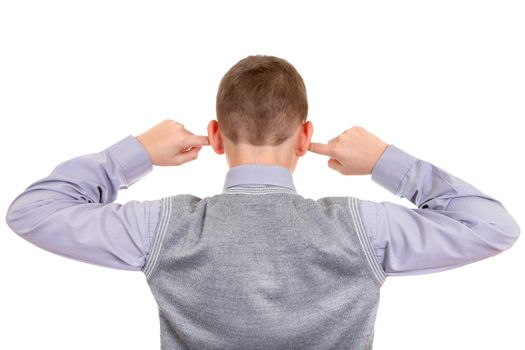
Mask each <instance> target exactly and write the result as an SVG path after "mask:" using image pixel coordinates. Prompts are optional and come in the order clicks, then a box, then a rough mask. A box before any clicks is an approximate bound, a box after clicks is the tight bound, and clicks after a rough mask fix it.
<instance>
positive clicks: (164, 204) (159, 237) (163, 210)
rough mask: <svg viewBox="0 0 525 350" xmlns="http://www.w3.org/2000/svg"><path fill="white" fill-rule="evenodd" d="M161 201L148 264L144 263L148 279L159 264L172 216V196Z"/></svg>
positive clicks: (144, 270)
mask: <svg viewBox="0 0 525 350" xmlns="http://www.w3.org/2000/svg"><path fill="white" fill-rule="evenodd" d="M160 203H161V204H160V220H159V223H158V225H157V229H156V232H155V235H154V236H155V237H154V239H153V246H152V248H151V250H150V252H149V255H148V259H147V262H146V265H144V269H143V272H144V274H145V275H146V279H148V278H149V277H150V276H151V273H152V272H153V269H154V268H155V266H156V264H157V260H158V258H159V254H160V249H161V247H162V241H163V239H164V235H165V234H166V229H167V227H168V221H169V218H170V216H171V215H170V214H171V198H170V197H163V198H161V201H160Z"/></svg>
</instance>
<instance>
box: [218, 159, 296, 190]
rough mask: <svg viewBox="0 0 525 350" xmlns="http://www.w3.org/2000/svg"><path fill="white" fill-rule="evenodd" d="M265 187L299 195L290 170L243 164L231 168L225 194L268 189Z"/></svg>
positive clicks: (226, 180) (225, 183)
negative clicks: (252, 188) (261, 188)
mask: <svg viewBox="0 0 525 350" xmlns="http://www.w3.org/2000/svg"><path fill="white" fill-rule="evenodd" d="M264 185H270V186H279V187H284V189H283V190H284V192H295V193H297V191H296V189H295V186H294V183H293V176H292V173H291V172H290V170H289V169H288V168H285V167H283V166H280V165H274V164H241V165H237V166H234V167H231V168H230V169H229V170H228V172H227V173H226V179H225V181H224V187H223V192H225V191H226V192H229V191H232V190H236V189H239V188H247V187H248V188H250V187H257V188H260V187H267V186H264ZM277 190H278V188H277Z"/></svg>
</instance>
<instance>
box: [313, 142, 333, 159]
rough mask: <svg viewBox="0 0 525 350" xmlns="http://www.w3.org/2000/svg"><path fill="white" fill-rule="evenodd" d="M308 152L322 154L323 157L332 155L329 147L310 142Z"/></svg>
mask: <svg viewBox="0 0 525 350" xmlns="http://www.w3.org/2000/svg"><path fill="white" fill-rule="evenodd" d="M308 150H309V151H310V152H314V153H319V154H323V155H325V156H331V155H332V149H331V147H330V146H329V145H326V144H324V143H317V142H310V146H309V147H308Z"/></svg>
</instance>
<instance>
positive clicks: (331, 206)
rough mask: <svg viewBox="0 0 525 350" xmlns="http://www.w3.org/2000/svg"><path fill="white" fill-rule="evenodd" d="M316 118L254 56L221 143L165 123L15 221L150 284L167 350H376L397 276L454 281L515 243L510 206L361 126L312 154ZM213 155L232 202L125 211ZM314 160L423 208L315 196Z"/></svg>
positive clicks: (14, 209) (225, 196)
mask: <svg viewBox="0 0 525 350" xmlns="http://www.w3.org/2000/svg"><path fill="white" fill-rule="evenodd" d="M307 111H308V103H307V96H306V88H305V85H304V82H303V80H302V78H301V76H300V75H299V73H298V72H297V71H296V70H295V68H294V67H293V66H292V65H291V64H290V63H289V62H288V61H286V60H284V59H280V58H277V57H273V56H249V57H246V58H244V59H243V60H241V61H239V62H238V63H237V64H236V65H234V66H233V67H232V68H230V70H229V71H228V72H227V73H226V74H225V76H224V77H223V79H222V80H221V83H220V86H219V90H218V94H217V120H212V121H210V122H209V124H208V136H199V135H194V134H193V133H191V132H190V131H188V130H186V129H185V128H184V126H183V125H182V124H180V123H177V122H175V121H172V120H165V121H163V122H162V123H160V124H158V125H157V126H155V127H153V128H152V129H150V130H148V131H146V132H145V133H143V134H141V135H139V136H137V137H133V136H132V135H129V136H127V137H126V138H124V139H123V140H121V141H119V142H117V143H116V144H114V145H112V146H110V147H108V148H107V149H106V150H104V151H103V152H99V153H94V154H89V155H84V156H80V157H77V158H74V159H71V160H68V161H66V162H63V163H61V164H59V165H58V166H57V167H56V168H55V169H54V171H53V172H52V174H51V175H50V176H48V177H46V178H44V179H42V180H40V181H38V182H36V183H34V184H32V185H31V186H29V187H28V188H27V189H26V190H25V191H24V192H23V193H22V194H21V195H19V196H18V197H17V198H16V199H15V200H14V201H13V203H12V204H11V206H10V207H9V210H8V213H7V217H6V220H7V223H8V224H9V226H10V227H11V228H12V230H13V231H15V232H16V233H18V234H19V235H20V236H22V237H23V238H25V239H27V240H28V241H30V242H32V243H34V244H36V245H38V246H40V247H42V248H44V249H46V250H49V251H51V252H54V253H56V254H60V255H63V256H67V257H69V258H73V259H77V260H81V261H85V262H89V263H93V264H98V265H102V266H107V267H113V268H118V269H128V270H140V271H142V272H143V273H144V274H145V277H146V280H147V283H148V285H149V287H150V288H151V291H152V294H153V296H154V297H155V300H156V302H157V304H158V308H159V318H160V332H161V344H162V348H163V349H291V348H293V349H372V346H373V338H374V322H375V318H376V313H377V307H378V303H379V292H380V288H381V286H382V285H383V283H384V281H385V279H386V276H390V275H411V274H424V273H432V272H437V271H444V270H448V269H452V268H456V267H459V266H462V265H465V264H468V263H472V262H475V261H478V260H481V259H484V258H488V257H491V256H494V255H496V254H499V253H501V252H502V251H504V250H506V249H509V248H510V247H511V246H512V245H513V244H514V242H515V241H516V240H517V238H518V236H519V233H520V228H519V226H518V224H517V223H516V221H515V220H514V219H513V218H512V217H511V216H510V215H509V213H508V212H507V211H506V210H505V208H504V207H503V205H502V204H501V203H500V202H499V201H497V200H496V199H494V198H492V197H490V196H488V195H486V194H483V193H481V192H480V191H479V190H477V189H476V188H475V187H473V186H472V185H470V184H468V183H466V182H465V181H463V180H461V179H459V178H457V177H454V176H453V175H451V174H449V173H447V172H445V171H444V170H443V169H441V168H439V167H437V166H435V165H433V164H431V163H429V162H426V161H423V160H421V159H417V158H416V157H414V156H412V155H411V154H409V153H407V152H405V151H403V150H401V149H399V148H397V147H396V146H394V145H392V144H390V145H389V144H387V143H385V142H384V141H382V140H381V139H379V138H378V137H376V136H374V135H373V134H371V133H370V132H368V131H367V130H365V129H364V128H362V127H352V128H350V129H348V130H346V131H344V132H343V133H342V134H341V135H339V136H337V137H335V138H333V139H331V140H330V141H329V142H328V143H327V144H320V143H312V142H311V141H310V140H311V136H312V132H313V129H312V124H311V122H309V121H306V117H307ZM206 146H211V147H212V149H213V150H214V151H215V152H216V153H217V154H225V156H226V159H227V162H228V165H229V167H230V169H229V170H228V172H227V174H226V178H225V183H224V188H223V191H222V193H220V194H217V195H215V196H212V197H205V198H199V197H196V196H193V195H189V194H181V195H175V196H170V197H164V198H162V199H160V200H153V201H143V202H138V201H129V202H127V203H125V204H117V203H114V202H113V201H114V200H115V198H116V196H117V192H118V190H119V189H120V188H128V187H129V186H130V185H132V184H133V183H135V182H136V181H138V180H139V179H141V178H142V177H143V176H145V175H146V174H148V173H149V172H150V171H151V170H152V166H153V165H157V166H170V165H175V166H180V165H182V164H184V163H186V162H189V161H192V160H194V159H196V158H197V156H198V154H199V151H200V150H201V149H202V147H206ZM307 151H311V152H313V153H318V154H321V155H324V156H327V157H329V159H328V166H329V167H330V168H332V169H334V170H336V171H338V172H340V173H341V174H343V175H368V174H370V175H371V178H372V180H374V181H375V182H377V183H378V184H380V185H381V186H383V187H384V188H385V189H387V190H389V191H391V192H392V193H394V194H396V195H398V196H400V197H403V198H407V199H408V200H410V201H411V202H412V203H414V204H415V205H417V207H418V208H417V209H408V208H406V207H403V206H401V205H397V204H394V203H390V202H381V203H378V202H373V201H368V200H364V199H358V198H356V197H351V196H341V197H324V198H321V199H318V200H313V199H308V198H304V197H302V196H301V195H300V194H298V193H297V191H296V190H295V187H294V184H293V178H292V173H293V172H294V170H295V167H296V164H297V161H298V159H299V157H301V156H304V155H305V154H306V152H307Z"/></svg>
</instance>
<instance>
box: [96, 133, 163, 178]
mask: <svg viewBox="0 0 525 350" xmlns="http://www.w3.org/2000/svg"><path fill="white" fill-rule="evenodd" d="M106 150H107V152H108V153H109V154H110V155H111V157H112V158H113V159H114V160H115V161H116V162H117V163H118V165H119V166H120V167H121V169H122V172H123V177H124V181H125V184H124V185H126V186H130V185H132V184H134V183H135V182H137V181H138V180H140V179H141V178H143V177H144V176H146V175H147V174H148V173H150V172H151V171H152V170H153V162H152V160H151V157H150V156H149V153H148V151H147V150H146V148H145V147H144V146H143V145H142V143H140V141H139V140H137V138H136V137H135V136H133V135H128V136H126V137H125V138H123V139H122V140H120V141H119V142H117V143H115V144H113V145H111V146H109V147H108V148H107V149H106Z"/></svg>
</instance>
